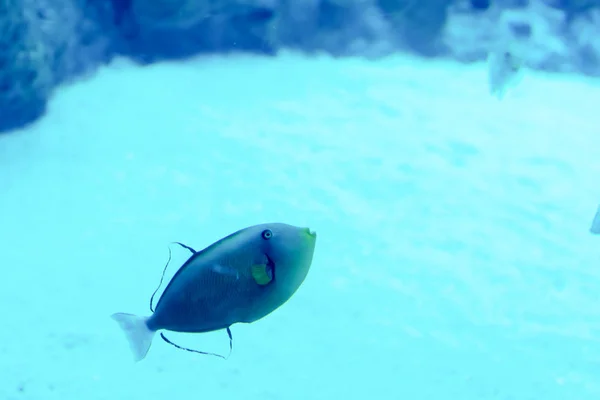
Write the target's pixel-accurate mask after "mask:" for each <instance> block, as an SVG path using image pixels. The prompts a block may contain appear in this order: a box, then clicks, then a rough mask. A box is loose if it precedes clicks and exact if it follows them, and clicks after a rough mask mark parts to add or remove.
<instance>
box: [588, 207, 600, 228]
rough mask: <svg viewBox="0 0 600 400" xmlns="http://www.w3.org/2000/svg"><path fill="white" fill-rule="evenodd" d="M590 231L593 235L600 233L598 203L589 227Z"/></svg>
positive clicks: (599, 208) (599, 209)
mask: <svg viewBox="0 0 600 400" xmlns="http://www.w3.org/2000/svg"><path fill="white" fill-rule="evenodd" d="M590 232H591V233H593V234H594V235H600V204H599V205H598V209H597V210H596V215H594V219H593V220H592V226H591V227H590Z"/></svg>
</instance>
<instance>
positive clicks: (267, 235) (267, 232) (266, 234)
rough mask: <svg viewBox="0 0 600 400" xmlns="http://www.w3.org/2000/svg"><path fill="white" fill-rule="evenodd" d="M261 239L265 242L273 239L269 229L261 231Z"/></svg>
mask: <svg viewBox="0 0 600 400" xmlns="http://www.w3.org/2000/svg"><path fill="white" fill-rule="evenodd" d="M262 237H263V239H265V240H269V239H271V238H272V237H273V232H271V230H270V229H265V230H264V231H262Z"/></svg>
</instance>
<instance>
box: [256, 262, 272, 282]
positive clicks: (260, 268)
mask: <svg viewBox="0 0 600 400" xmlns="http://www.w3.org/2000/svg"><path fill="white" fill-rule="evenodd" d="M250 270H251V271H252V277H253V278H254V280H255V281H256V283H258V284H259V285H261V286H264V285H267V284H269V283H270V282H271V281H272V280H273V278H272V277H271V276H269V274H268V272H267V265H266V264H256V265H253V266H252V267H250Z"/></svg>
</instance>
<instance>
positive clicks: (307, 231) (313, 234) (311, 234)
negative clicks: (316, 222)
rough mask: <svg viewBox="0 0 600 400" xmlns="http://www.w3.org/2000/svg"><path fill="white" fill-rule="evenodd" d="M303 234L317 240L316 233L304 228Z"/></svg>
mask: <svg viewBox="0 0 600 400" xmlns="http://www.w3.org/2000/svg"><path fill="white" fill-rule="evenodd" d="M304 232H305V233H306V234H307V235H308V236H310V237H311V238H313V239H316V238H317V232H316V231H311V230H310V229H309V228H304Z"/></svg>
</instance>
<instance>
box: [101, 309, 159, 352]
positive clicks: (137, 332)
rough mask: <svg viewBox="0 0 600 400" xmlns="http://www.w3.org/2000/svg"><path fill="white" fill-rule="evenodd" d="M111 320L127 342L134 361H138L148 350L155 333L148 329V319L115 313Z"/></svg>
mask: <svg viewBox="0 0 600 400" xmlns="http://www.w3.org/2000/svg"><path fill="white" fill-rule="evenodd" d="M111 318H112V319H114V320H115V321H117V323H118V324H119V326H120V327H121V329H123V332H125V336H127V341H128V342H129V347H130V348H131V351H132V352H133V358H134V360H135V361H136V362H137V361H140V360H142V359H143V358H144V357H146V354H147V353H148V350H150V345H151V344H152V339H153V338H154V333H155V331H153V330H151V329H150V328H148V324H147V323H146V321H148V317H140V316H137V315H133V314H126V313H116V314H113V315H111Z"/></svg>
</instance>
